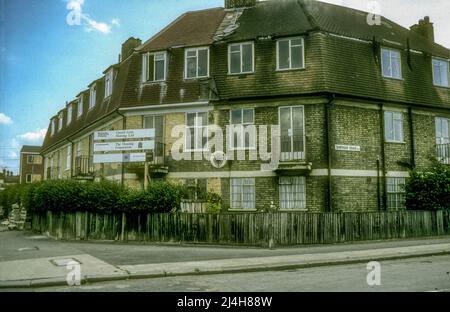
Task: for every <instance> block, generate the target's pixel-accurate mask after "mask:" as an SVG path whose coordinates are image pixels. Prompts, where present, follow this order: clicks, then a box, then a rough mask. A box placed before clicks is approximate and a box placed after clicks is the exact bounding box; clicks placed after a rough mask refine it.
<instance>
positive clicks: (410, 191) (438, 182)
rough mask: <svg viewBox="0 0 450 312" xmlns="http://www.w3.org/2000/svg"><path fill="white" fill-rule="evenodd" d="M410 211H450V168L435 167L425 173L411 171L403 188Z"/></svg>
mask: <svg viewBox="0 0 450 312" xmlns="http://www.w3.org/2000/svg"><path fill="white" fill-rule="evenodd" d="M405 191H406V207H407V209H410V210H428V211H436V210H449V209H450V167H448V166H444V165H435V166H434V167H433V168H432V169H431V170H428V171H427V172H419V171H413V172H412V173H411V179H409V181H408V182H407V184H406V186H405Z"/></svg>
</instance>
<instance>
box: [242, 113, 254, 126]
mask: <svg viewBox="0 0 450 312" xmlns="http://www.w3.org/2000/svg"><path fill="white" fill-rule="evenodd" d="M243 122H244V123H246V124H248V123H253V109H245V110H244V120H243Z"/></svg>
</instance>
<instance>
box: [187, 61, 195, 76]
mask: <svg viewBox="0 0 450 312" xmlns="http://www.w3.org/2000/svg"><path fill="white" fill-rule="evenodd" d="M186 62H187V69H186V70H187V74H186V77H187V78H195V77H197V59H196V58H188V59H187V60H186Z"/></svg>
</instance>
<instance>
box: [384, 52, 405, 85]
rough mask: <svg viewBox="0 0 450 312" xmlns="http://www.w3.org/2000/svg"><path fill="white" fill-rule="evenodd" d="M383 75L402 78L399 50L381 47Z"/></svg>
mask: <svg viewBox="0 0 450 312" xmlns="http://www.w3.org/2000/svg"><path fill="white" fill-rule="evenodd" d="M381 69H382V73H383V77H387V78H394V79H402V57H401V53H400V51H399V50H394V49H388V48H381Z"/></svg>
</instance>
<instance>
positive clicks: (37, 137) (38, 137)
mask: <svg viewBox="0 0 450 312" xmlns="http://www.w3.org/2000/svg"><path fill="white" fill-rule="evenodd" d="M46 134H47V129H40V130H37V131H35V132H27V133H24V134H21V135H18V136H17V137H18V138H19V139H20V140H23V141H26V142H42V141H43V140H44V138H45V135H46Z"/></svg>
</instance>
